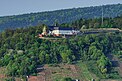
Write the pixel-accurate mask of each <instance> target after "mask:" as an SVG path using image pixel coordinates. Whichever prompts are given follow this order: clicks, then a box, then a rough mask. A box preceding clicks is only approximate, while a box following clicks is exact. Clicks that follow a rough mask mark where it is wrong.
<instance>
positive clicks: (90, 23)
mask: <svg viewBox="0 0 122 81" xmlns="http://www.w3.org/2000/svg"><path fill="white" fill-rule="evenodd" d="M61 26H64V27H75V28H76V29H90V28H94V29H95V28H119V29H122V16H119V17H115V18H103V24H102V18H95V19H88V20H86V19H79V20H76V21H74V22H72V23H64V24H61Z"/></svg>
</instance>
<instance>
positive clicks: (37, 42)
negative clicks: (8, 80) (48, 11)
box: [0, 25, 122, 79]
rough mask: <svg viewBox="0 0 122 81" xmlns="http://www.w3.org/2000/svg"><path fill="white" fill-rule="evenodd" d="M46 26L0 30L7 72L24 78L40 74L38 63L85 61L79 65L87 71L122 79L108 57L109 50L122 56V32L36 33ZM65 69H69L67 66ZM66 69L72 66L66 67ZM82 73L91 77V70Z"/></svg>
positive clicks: (0, 60) (0, 49)
mask: <svg viewBox="0 0 122 81" xmlns="http://www.w3.org/2000/svg"><path fill="white" fill-rule="evenodd" d="M43 27H44V26H43V25H41V26H34V27H29V28H25V29H23V28H21V29H15V30H10V29H8V30H6V31H4V32H2V33H0V67H1V68H2V67H4V68H6V72H5V74H6V75H7V76H12V77H13V76H14V77H22V78H23V77H26V76H29V75H32V74H33V75H36V73H37V70H36V69H37V68H38V66H41V67H42V66H43V65H45V64H74V63H77V61H81V62H79V64H80V65H79V66H80V67H79V68H81V69H82V70H83V71H84V72H87V74H89V72H90V73H91V72H92V73H93V74H95V75H96V76H97V77H99V79H102V78H105V79H106V78H110V79H121V77H120V76H119V73H118V71H116V69H114V67H113V65H112V62H111V61H110V60H109V59H108V58H107V55H108V54H113V55H117V56H119V58H122V52H121V50H122V34H121V33H106V34H102V33H100V34H89V35H82V36H75V37H74V36H72V37H71V38H62V39H59V40H46V39H39V38H37V37H36V36H37V35H38V33H41V32H42V28H43ZM76 65H77V64H76ZM82 65H83V66H82ZM84 65H85V66H84ZM47 69H48V68H47ZM60 70H61V69H60ZM63 70H64V71H65V68H64V69H63ZM82 70H81V71H82ZM66 71H68V72H69V71H72V70H68V69H66ZM55 72H56V71H54V73H53V74H55ZM81 74H83V77H84V78H85V79H89V78H90V79H91V75H90V74H89V75H87V74H86V73H81ZM1 76H2V74H1ZM55 76H56V74H55ZM78 76H80V75H78ZM88 76H89V77H88ZM71 78H72V77H71ZM80 78H82V77H80ZM82 79H83V78H82Z"/></svg>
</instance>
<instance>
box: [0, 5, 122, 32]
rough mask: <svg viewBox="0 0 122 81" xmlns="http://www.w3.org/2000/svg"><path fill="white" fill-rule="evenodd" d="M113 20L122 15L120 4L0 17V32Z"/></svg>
mask: <svg viewBox="0 0 122 81" xmlns="http://www.w3.org/2000/svg"><path fill="white" fill-rule="evenodd" d="M102 8H103V13H104V17H105V18H106V17H110V18H114V17H117V16H120V15H121V14H122V4H114V5H103V6H95V7H85V8H73V9H65V10H57V11H48V12H39V13H30V14H23V15H15V16H5V17H0V31H1V30H4V29H7V28H19V27H28V26H36V25H39V24H42V23H43V24H47V25H53V24H54V22H55V21H57V22H59V24H62V23H69V22H72V21H76V20H78V19H81V18H82V19H92V18H100V17H102ZM96 25H97V23H96Z"/></svg>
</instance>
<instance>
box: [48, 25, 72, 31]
mask: <svg viewBox="0 0 122 81" xmlns="http://www.w3.org/2000/svg"><path fill="white" fill-rule="evenodd" d="M48 27H49V29H50V30H73V28H71V27H69V28H66V27H59V26H48Z"/></svg>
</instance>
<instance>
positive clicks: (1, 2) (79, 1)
mask: <svg viewBox="0 0 122 81" xmlns="http://www.w3.org/2000/svg"><path fill="white" fill-rule="evenodd" d="M118 3H120V4H122V0H0V16H9V15H19V14H26V13H34V12H43V11H53V10H59V9H68V8H78V7H89V6H99V5H106V4H118Z"/></svg>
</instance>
